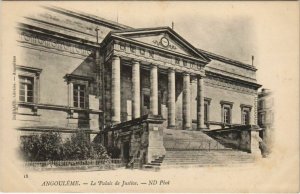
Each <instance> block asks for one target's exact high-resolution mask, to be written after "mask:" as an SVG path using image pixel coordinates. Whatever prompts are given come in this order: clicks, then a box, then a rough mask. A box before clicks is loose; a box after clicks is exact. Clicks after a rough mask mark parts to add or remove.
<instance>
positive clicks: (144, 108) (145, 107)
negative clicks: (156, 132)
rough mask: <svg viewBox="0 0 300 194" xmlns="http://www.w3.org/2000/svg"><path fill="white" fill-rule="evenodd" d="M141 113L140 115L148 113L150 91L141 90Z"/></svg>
mask: <svg viewBox="0 0 300 194" xmlns="http://www.w3.org/2000/svg"><path fill="white" fill-rule="evenodd" d="M141 99H142V101H141V109H142V110H141V113H142V115H147V114H149V113H150V89H149V88H143V89H142V96H141Z"/></svg>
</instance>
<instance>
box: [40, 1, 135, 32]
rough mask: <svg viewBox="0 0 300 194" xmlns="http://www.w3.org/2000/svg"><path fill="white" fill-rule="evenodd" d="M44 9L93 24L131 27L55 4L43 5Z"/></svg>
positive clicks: (115, 27) (119, 28)
mask: <svg viewBox="0 0 300 194" xmlns="http://www.w3.org/2000/svg"><path fill="white" fill-rule="evenodd" d="M43 7H44V8H45V9H47V10H50V11H53V12H56V13H60V14H64V15H67V16H71V17H75V18H78V19H81V20H84V21H87V22H91V23H94V24H98V25H104V26H106V27H110V28H113V29H115V30H121V29H129V28H132V27H129V26H126V25H123V24H120V23H116V22H113V21H111V20H107V19H104V18H101V17H98V16H95V15H89V14H85V13H79V12H73V11H70V10H66V9H63V8H60V7H56V6H43Z"/></svg>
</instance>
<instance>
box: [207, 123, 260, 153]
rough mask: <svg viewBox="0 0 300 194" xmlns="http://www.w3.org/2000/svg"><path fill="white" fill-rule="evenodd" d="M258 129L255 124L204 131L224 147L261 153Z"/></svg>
mask: <svg viewBox="0 0 300 194" xmlns="http://www.w3.org/2000/svg"><path fill="white" fill-rule="evenodd" d="M259 131H260V129H259V128H258V127H257V126H255V125H246V126H239V127H231V128H227V129H220V130H213V131H207V132H205V133H206V134H208V135H209V136H210V137H212V138H214V139H215V140H217V141H218V142H220V143H221V144H223V145H224V146H225V147H228V148H232V149H238V150H242V151H246V152H249V153H253V154H258V155H260V154H261V151H260V143H261V142H262V140H261V139H260V138H259Z"/></svg>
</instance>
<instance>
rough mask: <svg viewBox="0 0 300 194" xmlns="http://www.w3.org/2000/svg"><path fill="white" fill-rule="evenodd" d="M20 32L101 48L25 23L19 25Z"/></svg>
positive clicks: (92, 43) (83, 40)
mask: <svg viewBox="0 0 300 194" xmlns="http://www.w3.org/2000/svg"><path fill="white" fill-rule="evenodd" d="M17 29H18V30H20V31H26V32H30V33H35V34H39V35H44V36H47V37H50V38H56V39H59V40H64V41H68V42H72V43H75V44H80V45H86V46H90V47H94V48H99V44H97V43H95V42H92V41H88V40H85V39H82V38H78V37H75V36H70V35H66V34H63V33H59V32H55V31H51V30H48V29H45V28H41V27H37V26H33V25H30V24H25V23H19V25H18V27H17Z"/></svg>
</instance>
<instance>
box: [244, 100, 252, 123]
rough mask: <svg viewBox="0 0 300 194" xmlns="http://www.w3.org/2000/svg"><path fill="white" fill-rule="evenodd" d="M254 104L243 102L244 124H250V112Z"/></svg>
mask: <svg viewBox="0 0 300 194" xmlns="http://www.w3.org/2000/svg"><path fill="white" fill-rule="evenodd" d="M251 108H252V106H250V105H245V104H241V123H242V124H243V125H249V124H250V113H251Z"/></svg>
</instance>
